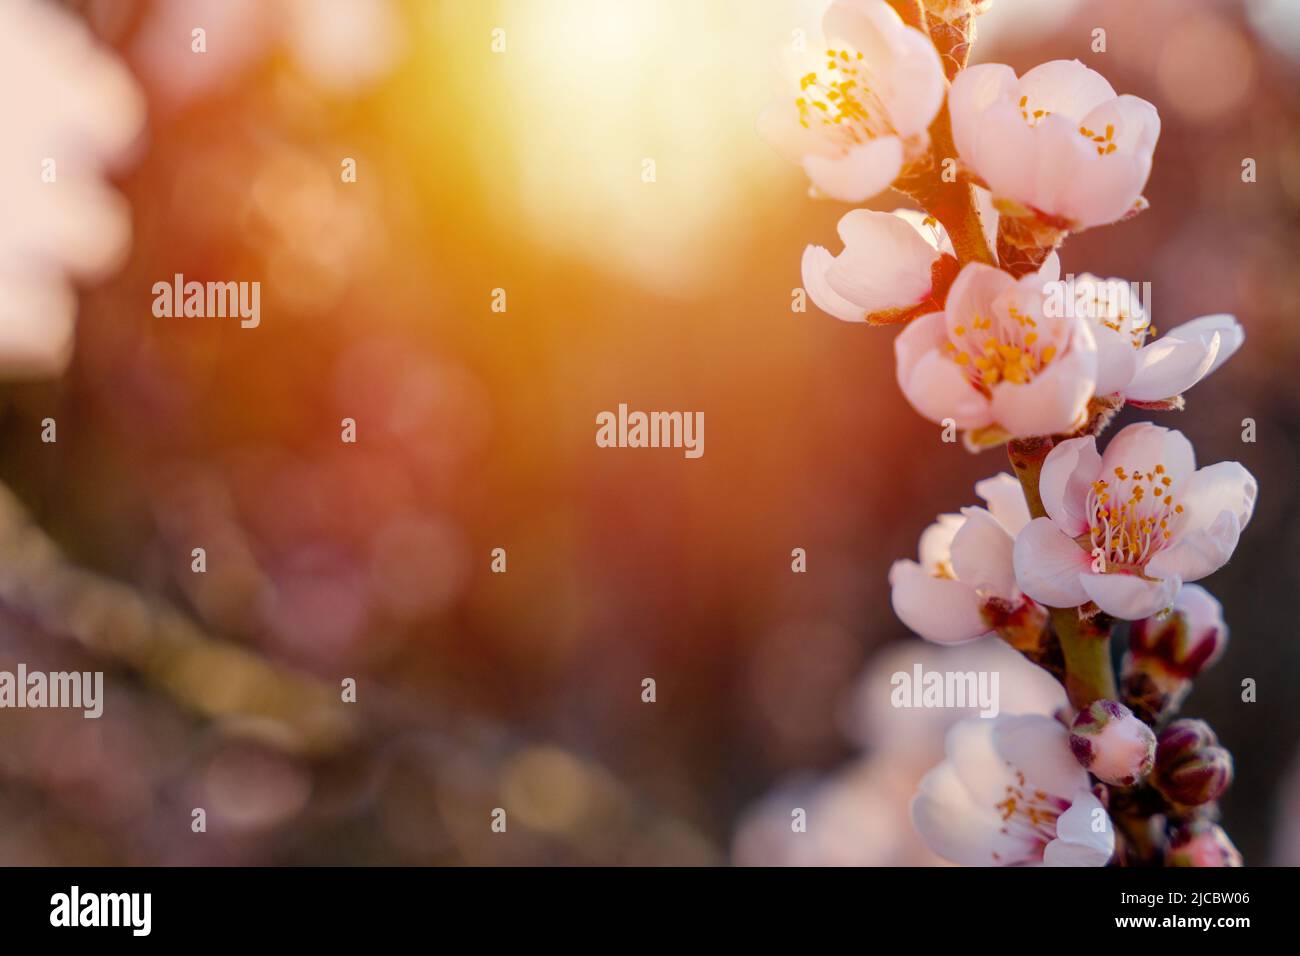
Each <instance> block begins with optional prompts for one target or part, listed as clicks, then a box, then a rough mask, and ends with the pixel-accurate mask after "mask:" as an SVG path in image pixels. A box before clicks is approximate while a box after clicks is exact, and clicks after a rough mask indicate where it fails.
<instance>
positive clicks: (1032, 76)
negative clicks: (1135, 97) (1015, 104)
mask: <svg viewBox="0 0 1300 956" xmlns="http://www.w3.org/2000/svg"><path fill="white" fill-rule="evenodd" d="M1019 90H1020V95H1021V96H1027V97H1028V98H1029V101H1028V103H1027V104H1026V107H1025V108H1026V109H1028V110H1046V111H1047V112H1049V113H1052V114H1054V115H1057V116H1062V117H1066V118H1069V119H1071V120H1075V121H1078V120H1082V119H1083V118H1084V117H1085V116H1087V115H1088V113H1090V112H1091V111H1092V110H1094V109H1095V108H1096V107H1098V106H1100V105H1101V104H1102V103H1105V102H1107V101H1108V100H1113V99H1115V88H1114V87H1112V86H1111V85H1110V84H1109V83H1108V82H1106V78H1105V77H1104V76H1102V75H1101V74H1100V73H1098V72H1097V71H1096V70H1090V69H1089V68H1088V67H1086V66H1084V65H1083V64H1082V63H1080V62H1079V61H1078V60H1051V61H1049V62H1047V63H1040V64H1039V65H1038V66H1036V67H1034V68H1033V69H1032V70H1030V71H1029V72H1028V73H1026V74H1025V75H1024V76H1022V77H1021V78H1020V85H1019Z"/></svg>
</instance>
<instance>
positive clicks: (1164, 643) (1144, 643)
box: [1129, 584, 1228, 680]
mask: <svg viewBox="0 0 1300 956" xmlns="http://www.w3.org/2000/svg"><path fill="white" fill-rule="evenodd" d="M1227 644H1228V627H1227V625H1226V624H1224V623H1223V608H1222V606H1221V605H1220V604H1219V602H1218V601H1216V600H1215V599H1214V598H1213V597H1212V596H1211V595H1210V593H1209V592H1208V591H1206V590H1205V588H1203V587H1200V586H1199V585H1196V584H1184V585H1183V586H1182V588H1180V589H1179V591H1178V596H1177V597H1176V598H1174V603H1173V607H1172V608H1171V609H1170V610H1169V612H1168V613H1167V614H1165V615H1163V616H1161V615H1156V616H1155V617H1148V618H1145V619H1143V620H1141V621H1134V622H1133V627H1132V629H1131V630H1130V631H1129V656H1130V658H1131V659H1132V660H1133V661H1134V662H1136V663H1142V664H1147V663H1150V664H1156V665H1159V667H1160V669H1161V670H1162V671H1163V672H1164V673H1165V674H1167V675H1169V676H1171V677H1181V678H1184V679H1189V680H1190V679H1191V678H1193V677H1195V676H1196V675H1197V674H1199V673H1201V671H1203V670H1205V668H1207V667H1209V666H1210V665H1211V664H1213V663H1214V662H1215V661H1216V660H1218V659H1219V658H1220V657H1221V656H1222V655H1223V650H1224V648H1225V647H1226V646H1227Z"/></svg>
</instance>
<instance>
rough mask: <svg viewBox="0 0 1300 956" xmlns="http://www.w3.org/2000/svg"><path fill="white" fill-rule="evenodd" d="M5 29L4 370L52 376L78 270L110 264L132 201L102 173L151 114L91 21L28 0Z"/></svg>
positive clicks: (90, 274)
mask: <svg viewBox="0 0 1300 956" xmlns="http://www.w3.org/2000/svg"><path fill="white" fill-rule="evenodd" d="M5 19H6V22H5V26H4V29H2V30H0V90H2V91H3V92H0V128H3V129H4V135H5V144H4V149H3V151H0V210H3V213H2V214H0V369H3V371H4V372H5V373H7V374H14V375H37V376H40V375H53V374H58V373H59V372H61V371H63V368H64V366H65V365H66V364H67V361H68V359H69V357H70V355H71V351H72V341H73V324H74V320H75V318H76V314H77V298H76V294H75V292H74V291H73V288H72V285H71V281H70V277H75V278H78V279H83V280H93V279H96V278H99V277H101V276H103V275H105V274H107V273H108V272H111V271H112V270H113V269H114V268H115V267H116V266H117V264H118V260H119V259H120V258H121V256H122V255H123V253H124V252H125V251H126V248H127V245H128V243H129V240H130V234H131V226H130V217H129V211H128V209H127V205H126V202H125V201H124V200H123V199H122V197H121V196H119V195H118V194H117V193H116V192H114V191H113V190H112V189H111V188H110V187H109V186H108V185H107V184H106V183H105V182H104V179H103V176H104V172H105V169H106V168H107V167H108V166H110V165H111V164H112V163H113V162H114V161H115V160H117V159H120V158H121V157H122V156H123V154H124V152H125V151H126V150H127V149H128V148H129V147H130V145H131V143H132V142H133V141H134V139H135V137H136V136H137V134H138V133H139V130H140V127H141V125H142V124H143V121H144V97H143V96H142V95H141V93H140V90H139V88H138V87H137V86H136V85H135V83H134V81H133V80H132V78H131V75H130V74H129V73H128V72H127V71H126V69H125V68H124V67H123V66H122V64H121V63H120V62H119V61H118V60H117V58H116V57H114V56H113V55H112V54H111V52H110V51H107V50H105V49H104V48H103V47H101V46H99V45H97V44H96V43H95V42H94V40H93V38H92V37H91V34H90V31H89V30H87V29H86V26H85V24H83V23H82V22H81V21H80V20H78V19H77V18H76V17H74V16H73V15H71V14H69V13H67V12H66V11H65V10H63V9H61V8H60V7H58V6H56V5H53V4H48V3H35V2H31V0H18V2H14V3H8V4H6V5H5Z"/></svg>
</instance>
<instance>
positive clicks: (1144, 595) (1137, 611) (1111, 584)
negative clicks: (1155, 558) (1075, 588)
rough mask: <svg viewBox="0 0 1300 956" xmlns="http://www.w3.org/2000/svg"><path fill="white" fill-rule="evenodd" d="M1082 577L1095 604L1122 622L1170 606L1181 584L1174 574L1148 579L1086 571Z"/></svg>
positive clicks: (1147, 615) (1084, 585)
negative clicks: (1153, 579) (1088, 572)
mask: <svg viewBox="0 0 1300 956" xmlns="http://www.w3.org/2000/svg"><path fill="white" fill-rule="evenodd" d="M1150 570H1151V569H1150V565H1149V564H1148V571H1150ZM1082 580H1083V587H1084V590H1085V591H1087V592H1088V597H1089V599H1091V600H1092V601H1093V602H1095V603H1096V605H1097V607H1099V608H1101V609H1102V610H1103V611H1105V612H1106V613H1107V614H1109V615H1111V616H1112V617H1118V618H1120V619H1122V620H1125V621H1136V620H1140V619H1141V618H1144V617H1150V616H1151V615H1152V614H1155V613H1156V612H1157V611H1161V610H1164V609H1165V608H1167V607H1169V605H1171V604H1173V603H1174V596H1175V595H1177V594H1178V588H1179V587H1180V586H1181V585H1182V583H1183V582H1182V581H1180V580H1179V579H1178V577H1177V576H1174V577H1168V578H1162V579H1160V580H1156V581H1149V580H1146V579H1145V578H1140V577H1138V576H1136V575H1133V574H1085V575H1083V577H1082Z"/></svg>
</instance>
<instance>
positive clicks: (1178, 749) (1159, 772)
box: [1151, 720, 1232, 807]
mask: <svg viewBox="0 0 1300 956" xmlns="http://www.w3.org/2000/svg"><path fill="white" fill-rule="evenodd" d="M1151 782H1152V783H1153V784H1155V787H1156V789H1157V790H1159V791H1160V792H1161V793H1162V794H1163V795H1164V797H1165V799H1167V800H1169V801H1170V802H1172V803H1176V804H1181V805H1182V806H1185V807H1199V806H1201V805H1202V804H1206V803H1211V802H1213V801H1214V800H1217V799H1218V798H1219V797H1220V796H1221V795H1222V794H1223V791H1225V790H1227V789H1228V784H1230V783H1232V754H1230V753H1228V751H1226V750H1224V749H1223V748H1222V747H1220V746H1219V741H1218V738H1217V737H1215V736H1214V731H1213V730H1211V729H1210V726H1209V724H1207V723H1205V721H1203V720H1175V721H1174V722H1173V723H1172V724H1170V725H1169V726H1168V727H1166V728H1165V729H1164V730H1163V731H1162V732H1161V734H1160V741H1159V743H1158V744H1157V746H1156V769H1155V774H1154V775H1153V777H1152V780H1151Z"/></svg>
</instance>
